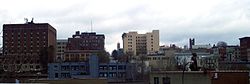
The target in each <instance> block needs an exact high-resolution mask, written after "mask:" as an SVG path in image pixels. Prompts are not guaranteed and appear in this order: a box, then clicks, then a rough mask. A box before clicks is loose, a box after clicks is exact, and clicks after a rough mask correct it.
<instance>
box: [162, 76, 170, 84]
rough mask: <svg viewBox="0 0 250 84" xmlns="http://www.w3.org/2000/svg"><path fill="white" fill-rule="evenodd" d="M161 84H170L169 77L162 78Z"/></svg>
mask: <svg viewBox="0 0 250 84" xmlns="http://www.w3.org/2000/svg"><path fill="white" fill-rule="evenodd" d="M162 84H170V78H169V77H163V78H162Z"/></svg>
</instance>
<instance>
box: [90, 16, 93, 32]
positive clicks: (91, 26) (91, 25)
mask: <svg viewBox="0 0 250 84" xmlns="http://www.w3.org/2000/svg"><path fill="white" fill-rule="evenodd" d="M90 28H91V30H90V32H93V24H92V19H91V23H90Z"/></svg>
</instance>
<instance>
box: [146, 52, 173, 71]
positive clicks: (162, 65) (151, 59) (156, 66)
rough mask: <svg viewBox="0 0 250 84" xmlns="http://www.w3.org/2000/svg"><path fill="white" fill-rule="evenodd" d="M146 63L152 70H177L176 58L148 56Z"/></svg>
mask: <svg viewBox="0 0 250 84" xmlns="http://www.w3.org/2000/svg"><path fill="white" fill-rule="evenodd" d="M145 62H148V67H150V69H151V70H175V67H176V60H175V58H174V57H168V56H164V55H147V58H146V60H145Z"/></svg>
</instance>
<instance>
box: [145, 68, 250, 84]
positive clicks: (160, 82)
mask: <svg viewBox="0 0 250 84" xmlns="http://www.w3.org/2000/svg"><path fill="white" fill-rule="evenodd" d="M248 74H249V72H248V71H185V72H183V71H153V72H150V84H249V79H248V78H249V77H248Z"/></svg>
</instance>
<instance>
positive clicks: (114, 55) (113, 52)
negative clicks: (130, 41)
mask: <svg viewBox="0 0 250 84" xmlns="http://www.w3.org/2000/svg"><path fill="white" fill-rule="evenodd" d="M112 57H113V58H114V60H118V52H117V50H113V51H112Z"/></svg>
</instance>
